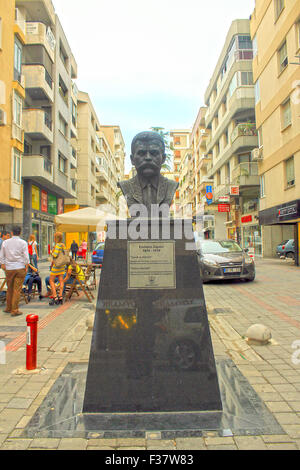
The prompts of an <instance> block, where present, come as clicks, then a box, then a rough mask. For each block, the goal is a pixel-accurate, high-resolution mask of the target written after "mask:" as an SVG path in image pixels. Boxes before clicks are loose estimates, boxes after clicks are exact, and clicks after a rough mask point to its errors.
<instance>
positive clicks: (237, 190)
mask: <svg viewBox="0 0 300 470" xmlns="http://www.w3.org/2000/svg"><path fill="white" fill-rule="evenodd" d="M239 194H240V187H239V186H230V195H231V196H239Z"/></svg>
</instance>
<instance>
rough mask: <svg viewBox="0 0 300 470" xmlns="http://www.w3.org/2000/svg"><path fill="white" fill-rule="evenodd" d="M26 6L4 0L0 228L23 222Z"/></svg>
mask: <svg viewBox="0 0 300 470" xmlns="http://www.w3.org/2000/svg"><path fill="white" fill-rule="evenodd" d="M25 40H26V39H25V19H24V9H23V8H19V9H16V5H15V1H12V0H3V1H2V2H1V4H0V161H1V175H0V228H1V229H11V227H12V226H13V225H14V224H19V223H20V222H22V217H20V209H21V207H22V201H23V186H22V155H23V150H24V133H23V120H22V109H23V103H24V98H25V85H24V76H23V74H22V51H23V48H24V45H25Z"/></svg>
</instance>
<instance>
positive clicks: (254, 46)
mask: <svg viewBox="0 0 300 470" xmlns="http://www.w3.org/2000/svg"><path fill="white" fill-rule="evenodd" d="M252 46H253V57H256V56H257V54H258V50H257V37H256V35H255V36H254V38H253V41H252Z"/></svg>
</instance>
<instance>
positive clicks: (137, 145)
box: [118, 131, 178, 217]
mask: <svg viewBox="0 0 300 470" xmlns="http://www.w3.org/2000/svg"><path fill="white" fill-rule="evenodd" d="M130 159H131V163H132V165H133V166H134V167H135V168H136V171H137V175H136V176H134V177H133V178H131V179H129V180H125V181H120V182H119V183H118V186H119V187H120V188H121V191H122V193H123V195H124V196H125V199H126V202H127V205H128V208H129V212H130V214H131V215H132V211H131V207H132V206H133V205H136V204H140V205H143V206H144V207H145V208H147V213H148V217H150V216H151V207H152V206H158V207H161V206H162V205H165V206H167V207H168V208H169V207H170V205H171V204H172V200H173V197H174V194H175V191H176V189H177V188H178V183H177V182H175V181H172V180H170V179H168V178H165V177H164V176H162V175H161V174H160V171H161V167H162V165H163V163H164V162H165V159H166V153H165V143H164V140H163V138H162V137H161V135H160V134H158V133H157V132H151V131H145V132H140V133H139V134H137V135H136V136H135V137H134V139H133V140H132V143H131V155H130Z"/></svg>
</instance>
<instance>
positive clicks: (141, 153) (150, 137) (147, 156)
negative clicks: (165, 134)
mask: <svg viewBox="0 0 300 470" xmlns="http://www.w3.org/2000/svg"><path fill="white" fill-rule="evenodd" d="M165 151H166V150H165V143H164V139H163V138H162V136H161V135H160V134H158V132H151V131H145V132H140V133H139V134H137V135H136V136H135V137H134V139H133V140H132V143H131V155H130V159H131V163H132V165H133V166H135V168H136V171H137V173H138V174H139V175H142V176H144V177H148V178H149V177H152V176H154V175H157V174H159V173H160V170H161V167H162V164H163V163H164V161H165V159H166V153H165Z"/></svg>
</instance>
